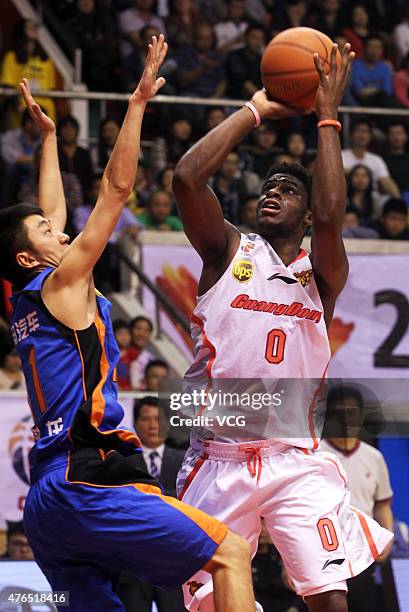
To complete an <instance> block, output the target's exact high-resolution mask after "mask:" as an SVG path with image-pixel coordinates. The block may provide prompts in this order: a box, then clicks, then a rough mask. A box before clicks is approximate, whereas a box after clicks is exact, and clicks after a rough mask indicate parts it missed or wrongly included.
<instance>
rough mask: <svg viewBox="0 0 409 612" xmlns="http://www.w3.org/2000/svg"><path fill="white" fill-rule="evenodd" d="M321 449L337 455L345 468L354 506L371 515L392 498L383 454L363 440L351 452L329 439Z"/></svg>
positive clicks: (323, 441) (321, 445)
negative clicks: (378, 504)
mask: <svg viewBox="0 0 409 612" xmlns="http://www.w3.org/2000/svg"><path fill="white" fill-rule="evenodd" d="M319 449H320V450H322V451H329V452H331V453H333V454H334V455H336V456H337V457H338V459H339V460H340V461H341V464H342V465H343V467H344V469H345V471H346V474H347V478H348V486H349V489H350V491H351V504H352V505H353V506H356V508H358V510H361V511H362V512H365V513H366V514H368V515H369V516H373V515H374V505H375V502H377V501H386V500H388V499H391V497H392V496H393V491H392V488H391V484H390V480H389V472H388V467H387V465H386V463H385V459H384V458H383V456H382V453H381V452H380V451H378V449H376V448H374V447H373V446H370V444H367V443H366V442H362V441H361V440H358V441H357V445H356V446H355V448H353V449H352V450H350V451H342V450H340V449H339V448H337V447H336V446H334V445H333V444H331V442H330V441H328V440H321V443H320V447H319Z"/></svg>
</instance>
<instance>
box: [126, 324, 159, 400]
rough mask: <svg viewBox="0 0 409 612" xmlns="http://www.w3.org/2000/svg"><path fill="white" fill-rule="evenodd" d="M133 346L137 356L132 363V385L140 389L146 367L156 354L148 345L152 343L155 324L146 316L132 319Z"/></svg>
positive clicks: (133, 387)
mask: <svg viewBox="0 0 409 612" xmlns="http://www.w3.org/2000/svg"><path fill="white" fill-rule="evenodd" d="M130 327H131V338H132V344H131V346H132V347H133V348H134V349H136V351H137V357H136V359H135V360H134V361H132V363H131V366H130V367H131V387H132V389H135V390H137V389H139V388H140V386H141V384H142V382H143V378H144V376H145V367H146V366H147V365H148V363H149V362H150V361H152V360H153V359H155V355H153V353H152V352H151V351H149V349H148V348H147V346H148V345H149V343H150V340H151V336H152V332H153V325H152V321H151V320H150V319H148V318H147V317H144V316H138V317H135V318H134V319H132V321H131V325H130Z"/></svg>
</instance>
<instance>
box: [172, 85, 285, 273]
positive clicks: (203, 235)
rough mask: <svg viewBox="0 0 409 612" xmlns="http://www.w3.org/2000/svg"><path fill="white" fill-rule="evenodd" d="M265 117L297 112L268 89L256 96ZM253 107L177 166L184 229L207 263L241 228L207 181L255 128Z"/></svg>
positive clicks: (175, 184)
mask: <svg viewBox="0 0 409 612" xmlns="http://www.w3.org/2000/svg"><path fill="white" fill-rule="evenodd" d="M252 103H253V105H254V106H255V107H256V109H257V111H258V113H259V115H260V118H261V119H266V118H269V119H281V118H283V117H289V116H291V115H293V114H294V112H293V111H291V110H290V109H288V108H286V107H284V106H282V105H281V104H278V103H276V102H270V101H269V100H268V99H267V96H266V94H265V92H264V91H258V92H256V93H255V95H254V96H253V98H252ZM254 124H255V118H254V115H253V113H252V111H251V110H250V109H249V108H247V107H243V108H241V109H240V110H238V111H236V112H235V113H233V114H232V115H230V117H228V118H227V119H225V120H224V121H223V122H222V123H221V124H220V125H218V126H217V127H215V128H214V129H213V130H212V131H211V132H209V133H208V134H206V136H204V137H203V138H202V139H201V140H199V142H197V143H196V144H195V145H194V146H193V147H192V148H191V149H189V151H188V152H187V153H185V155H184V156H183V157H182V159H181V160H180V161H179V163H178V164H177V166H176V169H175V174H174V179H173V191H174V193H175V197H176V201H177V204H178V208H179V212H180V216H181V218H182V221H183V226H184V230H185V232H186V234H187V236H188V238H189V240H190V242H191V243H192V245H193V246H194V248H195V249H196V251H197V252H198V253H199V255H200V256H201V258H202V260H203V261H204V262H205V263H210V262H212V261H214V260H220V258H221V257H223V255H224V254H226V253H227V250H228V247H229V244H230V242H231V241H232V240H235V239H236V240H237V237H238V231H237V230H236V229H235V228H234V227H233V226H232V225H231V224H230V223H228V222H227V221H225V219H224V218H223V211H222V208H221V206H220V202H219V200H218V199H217V198H216V196H215V194H214V193H213V191H212V189H211V188H210V187H209V185H208V184H207V183H208V181H209V179H210V177H211V176H213V175H214V174H215V172H216V171H217V170H218V169H219V168H220V166H221V165H222V164H223V162H224V160H225V159H226V157H227V156H228V154H229V153H230V151H231V150H232V149H234V147H235V146H236V145H237V144H238V143H239V142H240V141H241V140H243V138H244V137H245V136H247V134H248V133H249V132H250V131H251V130H252V129H253V128H254Z"/></svg>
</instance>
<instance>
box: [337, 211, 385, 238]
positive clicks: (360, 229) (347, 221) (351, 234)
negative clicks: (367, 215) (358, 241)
mask: <svg viewBox="0 0 409 612" xmlns="http://www.w3.org/2000/svg"><path fill="white" fill-rule="evenodd" d="M342 237H343V238H379V236H378V233H377V232H376V231H375V230H374V229H372V228H370V227H365V226H364V225H361V213H360V211H359V210H358V208H356V206H352V205H349V206H347V208H346V211H345V216H344V222H343V225H342Z"/></svg>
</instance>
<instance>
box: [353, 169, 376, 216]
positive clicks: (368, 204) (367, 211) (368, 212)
mask: <svg viewBox="0 0 409 612" xmlns="http://www.w3.org/2000/svg"><path fill="white" fill-rule="evenodd" d="M360 168H364V170H365V171H366V172H367V174H368V176H369V183H368V187H367V189H366V192H365V206H364V209H363V210H362V211H361V212H360V214H362V215H363V216H364V217H371V216H372V208H373V200H372V189H373V177H372V172H371V170H370V168H368V166H365V164H356V165H355V166H353V168H351V170H350V172H348V175H347V194H348V197H349V198H351V196H352V194H353V191H354V188H353V186H352V179H353V177H354V174H355V173H356V171H357V170H359V169H360Z"/></svg>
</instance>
